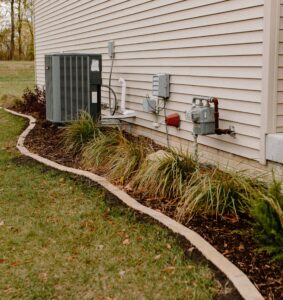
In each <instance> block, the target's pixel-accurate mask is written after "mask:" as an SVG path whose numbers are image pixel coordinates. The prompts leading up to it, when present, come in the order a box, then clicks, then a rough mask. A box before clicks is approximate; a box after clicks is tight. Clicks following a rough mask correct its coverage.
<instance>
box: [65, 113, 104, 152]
mask: <svg viewBox="0 0 283 300" xmlns="http://www.w3.org/2000/svg"><path fill="white" fill-rule="evenodd" d="M99 133H100V130H99V128H98V127H97V124H96V122H95V121H94V119H93V118H92V117H91V115H90V114H88V113H87V112H84V111H83V112H81V113H80V116H79V118H78V120H76V121H73V122H72V123H70V124H68V125H67V126H66V127H65V129H64V131H63V133H62V134H63V144H64V146H65V147H66V151H67V152H72V153H74V154H78V153H80V152H81V151H82V149H83V146H84V145H86V144H87V143H88V142H89V141H90V140H91V139H92V138H93V137H95V136H98V135H99Z"/></svg>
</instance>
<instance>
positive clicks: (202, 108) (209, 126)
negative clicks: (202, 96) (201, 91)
mask: <svg viewBox="0 0 283 300" xmlns="http://www.w3.org/2000/svg"><path fill="white" fill-rule="evenodd" d="M190 119H191V121H192V122H193V134H196V135H208V134H215V116H214V107H212V106H211V105H210V104H209V102H208V101H205V103H203V102H202V101H201V102H200V103H198V104H196V102H195V101H194V102H193V106H192V110H191V112H190Z"/></svg>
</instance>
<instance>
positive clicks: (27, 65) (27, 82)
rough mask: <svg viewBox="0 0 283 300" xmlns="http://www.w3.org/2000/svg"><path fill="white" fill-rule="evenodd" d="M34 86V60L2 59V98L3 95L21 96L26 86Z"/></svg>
mask: <svg viewBox="0 0 283 300" xmlns="http://www.w3.org/2000/svg"><path fill="white" fill-rule="evenodd" d="M33 86H34V63H33V62H29V61H28V62H27V61H0V99H1V98H2V97H3V95H13V96H18V97H19V96H21V95H22V94H23V90H24V89H25V88H26V87H29V88H32V87H33ZM0 101H1V100H0ZM0 104H1V103H0Z"/></svg>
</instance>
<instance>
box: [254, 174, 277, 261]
mask: <svg viewBox="0 0 283 300" xmlns="http://www.w3.org/2000/svg"><path fill="white" fill-rule="evenodd" d="M250 214H251V216H252V217H253V218H254V220H255V223H253V225H254V228H255V233H256V234H255V241H256V242H258V243H259V244H260V248H259V251H260V252H261V251H266V252H267V253H269V254H270V255H271V256H272V259H273V260H276V261H281V262H282V263H283V193H282V185H281V182H278V181H276V180H275V179H273V182H272V184H271V185H270V187H269V190H268V192H267V193H262V192H261V193H260V194H259V197H258V199H257V200H256V201H251V202H250Z"/></svg>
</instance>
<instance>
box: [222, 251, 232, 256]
mask: <svg viewBox="0 0 283 300" xmlns="http://www.w3.org/2000/svg"><path fill="white" fill-rule="evenodd" d="M230 253H231V251H229V250H225V251H224V252H223V253H222V254H223V255H227V254H230Z"/></svg>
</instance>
